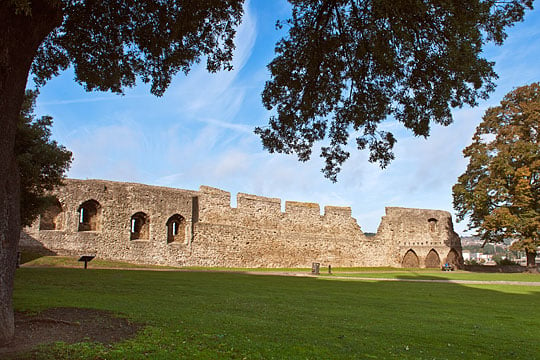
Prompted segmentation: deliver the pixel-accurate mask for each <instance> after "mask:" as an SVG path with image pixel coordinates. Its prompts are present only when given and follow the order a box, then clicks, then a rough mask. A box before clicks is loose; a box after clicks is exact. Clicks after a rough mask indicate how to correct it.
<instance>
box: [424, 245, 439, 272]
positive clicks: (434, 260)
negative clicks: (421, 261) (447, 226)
mask: <svg viewBox="0 0 540 360" xmlns="http://www.w3.org/2000/svg"><path fill="white" fill-rule="evenodd" d="M425 264H426V267H427V268H439V267H441V258H440V257H439V254H438V253H437V251H435V249H431V250H430V251H429V253H428V254H427V256H426V262H425Z"/></svg>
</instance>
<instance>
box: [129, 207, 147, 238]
mask: <svg viewBox="0 0 540 360" xmlns="http://www.w3.org/2000/svg"><path fill="white" fill-rule="evenodd" d="M129 238H130V239H131V240H148V239H149V238H150V220H149V219H148V216H147V215H146V214H145V213H143V212H138V213H135V214H133V216H132V217H131V233H130V237H129Z"/></svg>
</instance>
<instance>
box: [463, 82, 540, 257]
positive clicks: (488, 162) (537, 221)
mask: <svg viewBox="0 0 540 360" xmlns="http://www.w3.org/2000/svg"><path fill="white" fill-rule="evenodd" d="M463 154H464V155H465V157H466V158H468V159H469V164H468V166H467V169H466V171H465V173H463V174H462V175H461V176H460V177H459V179H458V182H457V184H456V185H454V187H453V195H454V208H455V209H456V210H457V212H458V220H460V221H461V220H463V219H464V218H465V217H467V216H468V217H469V226H470V227H471V228H474V229H477V230H478V232H479V234H480V235H481V236H482V238H483V239H484V240H485V241H492V242H501V241H503V240H505V239H515V240H517V241H516V242H515V243H514V244H513V249H516V250H517V249H519V250H525V251H526V252H527V254H528V256H527V257H528V264H529V265H531V263H530V261H531V260H532V261H533V263H532V264H534V256H532V255H534V254H536V249H537V248H538V246H540V83H534V84H532V85H529V86H522V87H519V88H517V89H515V90H514V91H512V92H510V93H509V94H507V95H506V96H505V97H504V99H503V100H502V101H501V104H500V105H499V106H497V107H493V108H490V109H488V110H487V111H486V113H485V115H484V117H483V119H482V122H481V123H480V125H479V126H478V128H477V129H476V133H475V134H474V137H473V143H472V144H471V145H469V146H468V147H466V148H465V150H463ZM529 254H531V256H529Z"/></svg>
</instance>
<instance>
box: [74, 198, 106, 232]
mask: <svg viewBox="0 0 540 360" xmlns="http://www.w3.org/2000/svg"><path fill="white" fill-rule="evenodd" d="M77 211H78V213H79V231H100V230H101V205H99V203H98V202H97V201H96V200H88V201H85V202H83V203H82V204H81V206H79V209H78V210H77Z"/></svg>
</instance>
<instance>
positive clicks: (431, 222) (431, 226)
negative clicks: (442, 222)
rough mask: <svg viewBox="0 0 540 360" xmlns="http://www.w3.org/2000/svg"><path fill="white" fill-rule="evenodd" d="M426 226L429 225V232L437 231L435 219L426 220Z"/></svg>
mask: <svg viewBox="0 0 540 360" xmlns="http://www.w3.org/2000/svg"><path fill="white" fill-rule="evenodd" d="M428 224H429V231H431V232H435V231H437V219H434V218H431V219H428Z"/></svg>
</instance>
